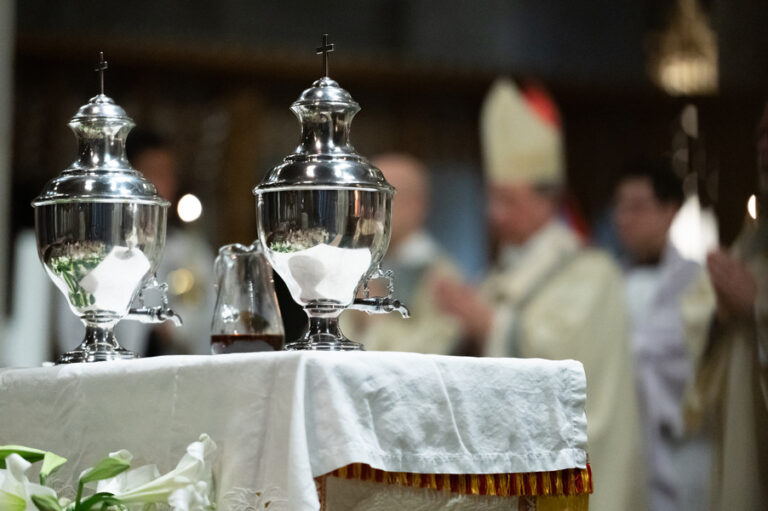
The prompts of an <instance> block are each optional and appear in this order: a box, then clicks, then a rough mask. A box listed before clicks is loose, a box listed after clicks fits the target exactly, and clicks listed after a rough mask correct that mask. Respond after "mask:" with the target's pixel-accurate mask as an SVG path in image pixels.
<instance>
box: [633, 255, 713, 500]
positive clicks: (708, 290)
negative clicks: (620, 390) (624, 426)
mask: <svg viewBox="0 0 768 511" xmlns="http://www.w3.org/2000/svg"><path fill="white" fill-rule="evenodd" d="M625 275H626V282H627V286H626V294H627V303H628V305H629V310H630V316H631V325H632V336H631V338H632V350H633V353H634V362H635V378H636V382H637V391H638V399H639V404H640V411H641V419H642V424H643V438H644V441H645V442H644V454H645V458H646V462H647V474H646V475H647V476H648V478H649V485H648V488H649V502H650V504H651V509H653V510H654V511H687V510H690V509H706V507H705V502H706V501H707V494H708V488H709V465H710V458H711V449H710V439H709V436H708V435H707V434H706V433H707V432H705V431H693V430H691V428H690V427H689V425H687V424H686V423H685V418H684V416H685V414H684V406H683V404H684V396H685V394H686V392H687V391H688V390H689V389H690V388H691V387H692V386H693V382H694V363H695V360H697V359H698V357H699V356H700V355H701V353H702V351H703V348H704V345H705V341H706V335H707V328H708V326H709V322H710V318H711V316H712V311H713V310H714V305H715V296H714V291H713V289H712V286H711V284H710V282H709V278H708V275H707V273H706V271H705V270H704V268H702V266H701V265H699V264H698V263H695V262H693V261H690V260H687V259H684V258H683V257H682V256H681V255H680V253H679V252H678V251H677V250H676V249H675V247H674V246H673V245H672V244H670V245H668V246H667V249H666V251H665V252H664V254H663V256H662V259H661V261H660V262H659V264H656V265H648V266H637V267H633V268H630V269H628V270H627V271H626V274H625Z"/></svg>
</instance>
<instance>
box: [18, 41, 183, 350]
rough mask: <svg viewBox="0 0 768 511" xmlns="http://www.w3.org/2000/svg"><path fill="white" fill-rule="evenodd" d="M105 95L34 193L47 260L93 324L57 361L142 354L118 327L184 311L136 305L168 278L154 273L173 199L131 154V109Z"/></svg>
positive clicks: (86, 109) (86, 111)
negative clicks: (68, 156)
mask: <svg viewBox="0 0 768 511" xmlns="http://www.w3.org/2000/svg"><path fill="white" fill-rule="evenodd" d="M104 69H106V62H104V60H103V56H102V59H101V65H100V67H99V68H98V69H97V70H99V71H100V73H101V83H102V90H101V94H98V95H97V96H94V97H93V98H91V99H90V101H88V103H87V104H85V105H83V106H82V107H81V108H80V109H79V110H78V111H77V113H76V114H75V116H74V117H73V118H72V120H71V121H70V122H69V127H70V128H71V129H72V131H74V133H75V137H76V138H77V143H78V156H77V159H76V160H75V161H74V163H72V165H70V166H69V168H67V169H66V170H64V171H63V172H62V173H61V174H60V175H59V176H58V177H56V178H54V179H52V180H51V181H49V182H48V183H47V184H46V185H45V187H44V189H43V191H42V193H41V194H40V195H39V196H38V197H37V198H35V199H34V201H33V202H32V206H33V207H34V210H35V233H36V236H37V248H38V255H39V257H40V260H41V261H42V263H43V266H44V267H45V271H46V272H47V273H48V276H49V277H50V278H51V279H52V280H53V282H54V284H56V287H58V288H59V290H60V291H61V292H62V293H63V294H64V296H65V297H66V299H67V302H68V303H69V307H70V308H71V310H72V312H74V313H75V314H76V315H77V316H78V317H79V318H80V320H81V321H82V322H83V323H84V324H85V339H84V340H83V341H82V343H81V344H80V345H79V346H78V347H77V348H76V349H75V350H73V351H70V352H68V353H65V354H63V355H61V357H60V358H59V359H58V360H57V363H70V362H96V361H104V360H114V359H128V358H136V357H137V356H138V355H137V354H136V353H133V352H131V351H128V350H126V349H124V348H122V347H121V346H120V344H119V343H118V342H117V339H115V336H114V332H113V329H114V327H115V325H116V324H117V322H118V321H120V320H121V319H123V318H125V317H130V318H132V319H136V320H139V321H142V322H146V323H156V322H162V321H166V320H171V321H174V322H175V323H176V324H180V318H179V317H178V316H177V315H176V314H174V313H173V311H171V310H170V309H169V308H168V307H167V300H166V299H165V298H163V300H162V302H163V303H162V305H158V306H154V307H146V306H144V305H143V303H142V302H141V300H139V302H140V303H139V304H138V305H139V306H138V307H136V308H133V309H131V305H132V303H133V302H134V299H135V298H137V295H139V294H140V293H141V292H142V290H143V289H146V288H148V287H159V288H160V289H161V291H163V297H165V292H164V291H165V285H164V284H159V283H158V282H157V280H156V279H155V278H154V272H155V268H156V267H157V264H158V262H159V260H160V256H161V254H162V251H163V247H164V245H165V229H166V214H167V209H168V206H169V202H168V201H166V200H164V199H162V198H160V197H159V196H158V195H157V191H156V189H155V187H154V185H152V183H150V182H149V181H147V180H146V179H145V178H144V177H143V176H142V175H141V174H140V173H139V172H138V171H136V170H134V169H133V168H132V167H131V165H130V163H129V162H128V160H127V159H126V156H125V139H126V137H127V135H128V132H129V131H130V130H131V128H132V127H133V126H134V123H133V121H132V120H131V119H130V118H129V117H128V116H127V115H126V113H125V111H124V110H123V109H122V108H121V107H120V106H118V105H116V104H115V103H114V101H113V100H112V99H110V98H109V97H107V96H105V95H104V89H103V71H104Z"/></svg>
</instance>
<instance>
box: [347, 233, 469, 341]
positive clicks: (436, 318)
mask: <svg viewBox="0 0 768 511" xmlns="http://www.w3.org/2000/svg"><path fill="white" fill-rule="evenodd" d="M382 267H384V268H387V269H392V270H393V272H394V277H393V278H394V286H395V297H396V298H397V299H398V300H400V301H401V302H402V303H403V304H405V305H406V307H408V309H409V310H410V312H411V317H410V318H403V317H402V316H401V315H400V314H381V315H370V316H369V315H368V314H366V313H364V312H361V311H355V310H348V311H344V312H343V313H342V316H341V329H342V332H344V334H345V335H347V336H348V337H349V338H350V339H353V340H355V341H360V342H362V343H363V345H364V346H365V349H366V350H370V351H376V350H380V351H409V352H416V353H431V354H436V355H449V354H451V353H453V352H454V350H455V348H456V345H457V343H458V341H459V335H460V328H459V324H458V322H457V321H456V319H455V318H452V317H451V316H449V315H447V314H444V313H443V312H441V311H440V309H439V308H438V307H437V303H436V300H435V297H434V291H433V290H432V282H433V281H434V280H435V279H437V278H440V279H446V278H447V279H454V280H459V279H460V275H459V270H458V269H457V267H456V265H455V264H454V263H453V261H452V260H451V259H450V258H449V257H448V256H447V255H446V254H445V253H444V252H443V250H442V249H441V248H440V246H439V245H438V244H437V242H436V241H435V240H434V239H432V237H431V236H430V235H429V234H427V233H426V232H423V231H419V232H416V233H413V234H411V235H410V236H409V237H408V238H407V239H405V240H404V241H403V242H402V243H401V244H400V245H399V246H398V247H397V249H396V250H394V251H392V252H391V253H390V254H387V257H386V258H385V259H384V261H383V262H382Z"/></svg>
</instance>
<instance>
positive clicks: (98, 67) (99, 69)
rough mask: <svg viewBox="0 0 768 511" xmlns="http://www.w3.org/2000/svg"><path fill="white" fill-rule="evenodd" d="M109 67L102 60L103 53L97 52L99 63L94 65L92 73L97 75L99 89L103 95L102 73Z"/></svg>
mask: <svg viewBox="0 0 768 511" xmlns="http://www.w3.org/2000/svg"><path fill="white" fill-rule="evenodd" d="M107 67H109V65H108V63H107V61H106V60H104V52H103V51H100V52H99V62H98V63H97V64H96V68H95V69H94V71H96V72H97V73H99V87H100V90H101V93H102V94H104V71H105V70H106V69H107Z"/></svg>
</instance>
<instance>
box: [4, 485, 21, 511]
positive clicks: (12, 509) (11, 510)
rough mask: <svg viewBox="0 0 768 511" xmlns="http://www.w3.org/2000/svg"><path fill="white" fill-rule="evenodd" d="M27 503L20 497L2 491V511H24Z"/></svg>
mask: <svg viewBox="0 0 768 511" xmlns="http://www.w3.org/2000/svg"><path fill="white" fill-rule="evenodd" d="M26 508H27V501H26V500H24V499H23V498H21V497H19V496H18V495H14V494H12V493H8V492H7V491H3V490H0V509H2V510H3V511H24V510H25V509H26Z"/></svg>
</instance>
